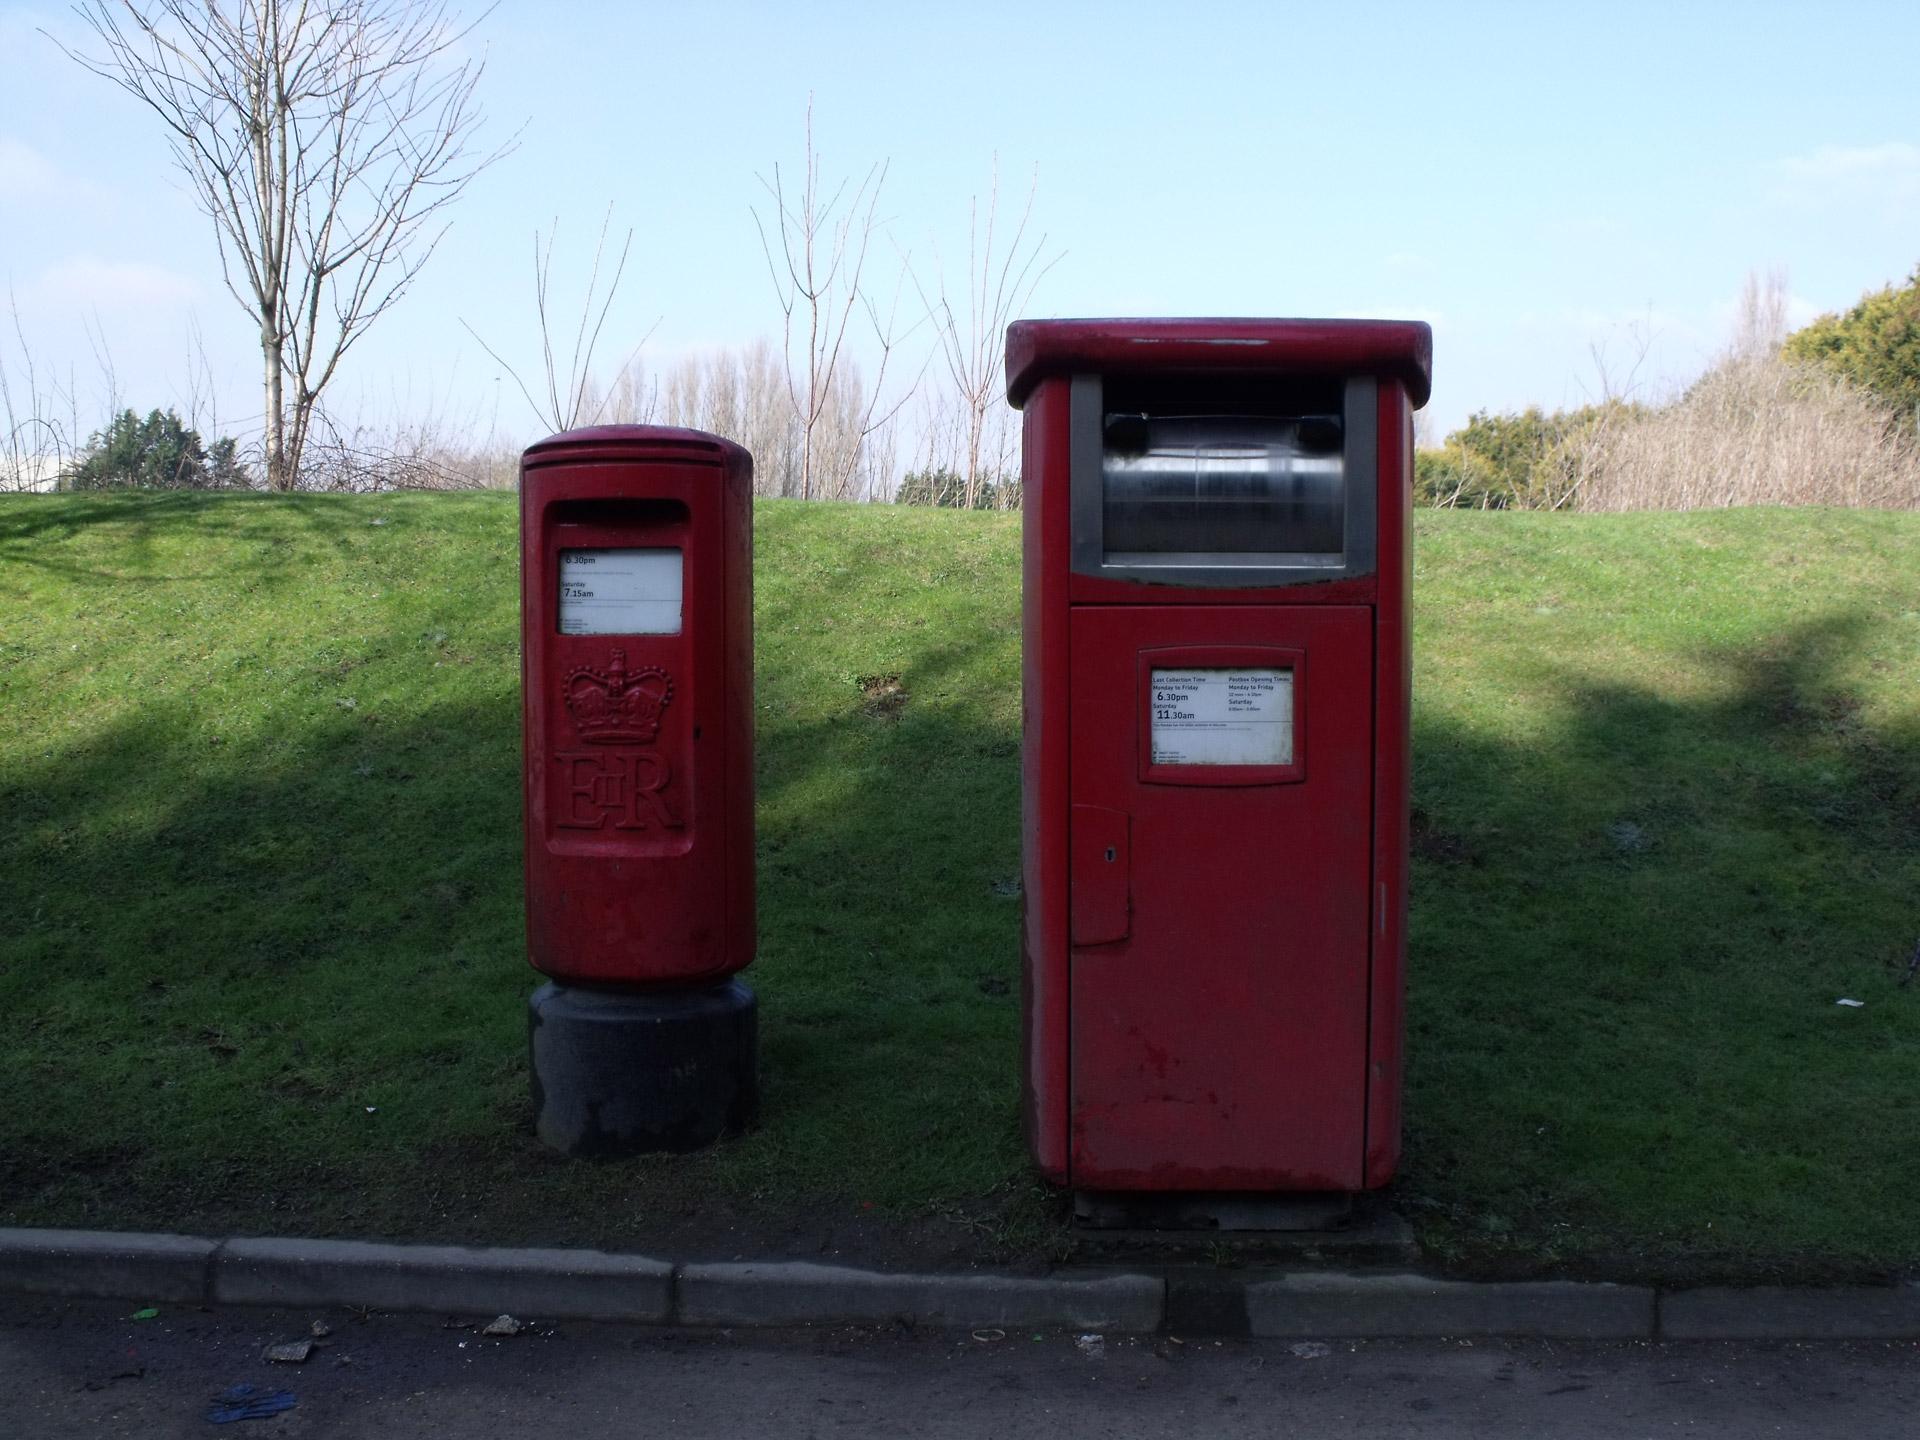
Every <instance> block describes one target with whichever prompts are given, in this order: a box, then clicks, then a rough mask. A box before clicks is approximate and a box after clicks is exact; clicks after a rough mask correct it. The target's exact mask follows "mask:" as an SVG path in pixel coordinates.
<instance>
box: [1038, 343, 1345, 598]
mask: <svg viewBox="0 0 1920 1440" xmlns="http://www.w3.org/2000/svg"><path fill="white" fill-rule="evenodd" d="M1070 403H1071V406H1072V409H1073V420H1072V428H1073V435H1074V454H1073V463H1072V485H1073V501H1074V503H1073V520H1074V541H1075V544H1074V568H1075V569H1076V570H1077V571H1079V572H1080V573H1082V574H1091V575H1106V576H1110V577H1113V578H1116V579H1122V580H1125V579H1139V580H1152V581H1159V582H1162V583H1167V584H1189V585H1244V584H1249V583H1252V584H1261V585H1270V584H1302V583H1308V582H1311V581H1314V580H1324V579H1329V578H1337V577H1340V576H1345V575H1358V574H1365V573H1366V572H1367V571H1369V570H1371V569H1372V566H1373V554H1374V537H1373V527H1374V505H1373V499H1374V495H1373V482H1374V455H1373V429H1374V425H1373V418H1374V412H1375V396H1374V391H1373V385H1372V382H1371V380H1370V379H1366V378H1359V379H1355V380H1352V381H1349V382H1347V383H1345V384H1341V383H1339V382H1333V383H1324V382H1323V383H1313V382H1293V383H1277V384H1273V385H1270V386H1268V387H1265V388H1264V389H1261V388H1257V387H1248V386H1246V385H1245V384H1236V383H1233V382H1231V381H1225V382H1221V383H1219V384H1217V385H1216V386H1215V387H1214V389H1213V392H1212V393H1209V391H1208V390H1207V388H1206V387H1205V386H1204V385H1195V384H1193V383H1191V382H1187V383H1182V382H1181V380H1180V379H1179V378H1177V377H1168V378H1166V379H1165V380H1163V381H1162V383H1161V384H1160V385H1158V386H1155V385H1153V384H1152V383H1151V381H1145V382H1143V381H1142V380H1140V379H1137V378H1130V377H1119V378H1116V379H1113V380H1108V379H1106V378H1105V377H1102V376H1099V375H1081V376H1077V377H1075V379H1074V382H1073V386H1072V391H1071V400H1070ZM1096 435H1097V437H1098V438H1097V443H1096V439H1095V437H1096Z"/></svg>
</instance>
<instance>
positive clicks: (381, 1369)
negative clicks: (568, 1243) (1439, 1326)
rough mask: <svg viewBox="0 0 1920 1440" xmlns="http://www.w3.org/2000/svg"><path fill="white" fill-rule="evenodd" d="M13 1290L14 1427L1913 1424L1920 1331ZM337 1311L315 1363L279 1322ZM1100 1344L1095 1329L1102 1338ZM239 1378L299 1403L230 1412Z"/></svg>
mask: <svg viewBox="0 0 1920 1440" xmlns="http://www.w3.org/2000/svg"><path fill="white" fill-rule="evenodd" d="M131 1309H132V1307H130V1306H127V1305H109V1304H97V1303H91V1302H88V1303H79V1302H69V1301H47V1302H36V1301H33V1300H30V1299H5V1298H0V1440H15V1437H19V1440H40V1437H63V1436H81V1435H84V1436H101V1435H129V1436H141V1437H145V1440H164V1437H172V1436H183V1435H194V1436H211V1435H219V1434H227V1435H233V1436H235V1437H247V1436H260V1437H265V1436H281V1435H284V1436H296V1435H297V1436H314V1437H319V1436H379V1437H387V1436H394V1437H414V1436H420V1437H435V1436H458V1437H461V1440H490V1437H496V1436H522V1435H526V1436H532V1435H538V1436H543V1437H544V1436H559V1437H562V1440H596V1437H601V1436H621V1437H633V1436H727V1437H733V1436H754V1435H769V1436H782V1437H784V1436H794V1437H809V1436H811V1437H820V1440H827V1437H839V1436H864V1435H887V1436H892V1435H899V1436H911V1437H936V1440H937V1437H947V1436H991V1437H994V1440H1020V1437H1027V1436H1034V1437H1045V1440H1063V1437H1066V1436H1074V1437H1078V1436H1091V1435H1102V1436H1115V1437H1129V1440H1130V1437H1145V1436H1178V1437H1182V1440H1187V1437H1194V1436H1207V1437H1211V1436H1223V1437H1230V1436H1241V1435H1246V1436H1262V1437H1293V1436H1299V1437H1314V1440H1325V1437H1339V1436H1361V1435H1364V1436H1418V1437H1451V1436H1461V1437H1467V1436H1472V1437H1476V1440H1478V1437H1487V1436H1502V1435H1525V1436H1549V1435H1550V1436H1556V1437H1559V1436H1566V1437H1587V1436H1596V1437H1597V1436H1605V1437H1616V1436H1619V1437H1624V1436H1636V1437H1637V1436H1663V1437H1664V1436H1673V1435H1688V1436H1728V1437H1740V1440H1750V1437H1764V1436H1798V1435H1805V1436H1821V1437H1829V1436H1846V1437H1849V1440H1866V1437H1874V1436H1883V1435H1884V1436H1896V1435H1897V1436H1902V1437H1907V1436H1912V1435H1913V1434H1914V1433H1916V1432H1915V1426H1916V1423H1920V1422H1916V1420H1915V1416H1916V1415H1920V1345H1915V1344H1912V1343H1903V1344H1846V1345H1840V1344H1836V1345H1733V1344H1721V1343H1715V1344H1695V1345H1649V1344H1645V1343H1636V1344H1624V1345H1597V1344H1580V1345H1570V1344H1557V1343H1546V1342H1540V1341H1533V1342H1525V1343H1509V1342H1496V1341H1485V1340H1480V1341H1473V1342H1467V1341H1422V1342H1383V1341H1370V1342H1347V1341H1337V1342H1333V1343H1331V1344H1329V1345H1326V1346H1324V1347H1320V1346H1315V1345H1306V1346H1303V1347H1297V1346H1296V1345H1294V1344H1291V1343H1289V1342H1285V1341H1245V1340H1227V1341H1213V1340H1200V1339H1189V1340H1187V1341H1185V1343H1181V1342H1178V1341H1173V1340H1169V1339H1165V1338H1157V1339H1156V1338H1152V1337H1146V1338H1139V1339H1127V1338H1121V1337H1106V1338H1104V1340H1103V1341H1101V1342H1099V1343H1097V1344H1096V1343H1095V1342H1093V1341H1092V1340H1091V1339H1088V1340H1085V1341H1082V1340H1081V1339H1080V1337H1076V1336H1072V1335H1057V1334H1049V1335H1044V1336H1036V1335H1034V1334H1032V1333H1031V1332H1019V1333H1014V1334H1009V1335H1006V1336H1004V1337H1002V1336H999V1335H998V1334H996V1333H995V1332H979V1334H978V1335H977V1336H969V1335H965V1334H913V1333H907V1332H895V1331H889V1332H878V1333H876V1332H873V1331H865V1330H833V1331H822V1332H812V1333H777V1334H768V1333H749V1332H735V1333H732V1334H726V1333H716V1332H684V1331H681V1332H675V1331H665V1330H655V1329H643V1328H638V1327H626V1326H613V1325H587V1324H563V1325H551V1326H550V1325H546V1324H543V1323H540V1322H539V1321H538V1319H537V1317H528V1318H530V1319H531V1320H532V1324H531V1327H530V1328H529V1329H528V1330H527V1331H525V1332H523V1333H522V1334H520V1335H517V1336H515V1337H513V1338H509V1339H495V1338H487V1337H483V1336H481V1335H480V1334H479V1333H478V1325H479V1323H481V1322H482V1321H484V1319H486V1318H491V1317H462V1318H461V1319H460V1320H458V1321H456V1320H454V1319H452V1318H449V1319H448V1320H439V1319H435V1318H432V1317H420V1316H395V1315H368V1316H356V1315H354V1314H351V1313H331V1314H308V1313H297V1314H296V1313H290V1312H276V1311H265V1310H238V1309H236V1310H228V1311H223V1312H212V1311H199V1310H192V1309H173V1308H169V1309H165V1310H163V1311H162V1312H161V1313H160V1314H159V1315H157V1316H155V1317H153V1318H151V1319H145V1320H135V1319H132V1318H130V1311H131ZM315 1320H319V1321H321V1322H322V1323H323V1325H325V1326H328V1327H330V1328H331V1334H329V1335H328V1336H327V1337H326V1340H325V1343H324V1344H322V1345H320V1346H317V1347H316V1348H315V1349H314V1351H313V1353H312V1355H311V1356H310V1357H309V1358H308V1360H307V1361H306V1362H305V1363H304V1364H297V1365H295V1364H270V1363H268V1362H266V1361H265V1360H264V1359H263V1358H262V1351H263V1348H264V1347H265V1346H266V1345H268V1344H269V1343H272V1342H275V1341H282V1340H289V1339H294V1338H297V1337H299V1336H302V1335H305V1334H307V1333H308V1329H309V1326H310V1324H311V1323H312V1322H313V1321H315ZM1089 1351H1093V1352H1095V1353H1088V1352H1089ZM238 1382H244V1383H251V1384H254V1385H259V1386H262V1387H265V1388H267V1389H285V1390H289V1391H291V1392H292V1393H293V1394H294V1395H295V1396H296V1397H297V1399H298V1403H297V1404H296V1405H295V1406H294V1407H293V1408H292V1409H290V1410H287V1411H285V1412H283V1413H280V1414H277V1415H273V1416H271V1417H268V1418H263V1419H252V1420H243V1421H240V1422H237V1423H235V1424H231V1425H226V1426H215V1425H212V1424H210V1423H209V1422H208V1421H207V1419H206V1409H207V1405H208V1402H209V1400H210V1399H211V1398H212V1397H213V1396H214V1395H215V1394H216V1393H217V1392H219V1391H221V1390H224V1389H225V1388H226V1387H228V1386H230V1385H233V1384H235V1383H238Z"/></svg>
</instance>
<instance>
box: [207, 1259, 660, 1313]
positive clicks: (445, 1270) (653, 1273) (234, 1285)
mask: <svg viewBox="0 0 1920 1440" xmlns="http://www.w3.org/2000/svg"><path fill="white" fill-rule="evenodd" d="M213 1299H214V1301H215V1303H216V1304H222V1305H293V1306H303V1305H304V1306H314V1305H354V1306H369V1307H371V1308H373V1309H376V1310H428V1311H435V1312H438V1313H442V1314H467V1315H478V1314H487V1315H495V1314H501V1313H507V1314H515V1315H523V1316H524V1315H539V1316H544V1317H550V1318H552V1319H565V1320H627V1321H635V1322H638V1323H641V1324H654V1325H658V1324H664V1323H666V1322H667V1321H668V1320H669V1319H670V1318H671V1317H672V1313H673V1266H672V1265H670V1264H668V1263H667V1262H666V1261H664V1260H649V1259H647V1258H645V1257H643V1256H638V1255H608V1254H605V1253H604V1252H602V1251H598V1250H506V1249H478V1248H469V1247H465V1246H457V1245H383V1244H375V1243H371V1242H367V1241H361V1240H234V1241H232V1242H230V1243H229V1244H228V1245H226V1246H225V1247H224V1248H223V1249H222V1250H221V1252H220V1254H219V1255H218V1256H216V1257H215V1259H214V1265H213Z"/></svg>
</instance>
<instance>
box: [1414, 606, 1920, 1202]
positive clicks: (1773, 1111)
mask: <svg viewBox="0 0 1920 1440" xmlns="http://www.w3.org/2000/svg"><path fill="white" fill-rule="evenodd" d="M1868 623H1869V622H1868V621H1867V620H1866V619H1864V618H1862V617H1860V616H1856V615H1850V614H1835V615H1828V616H1825V617H1820V618H1816V619H1812V620H1809V621H1807V622H1806V623H1804V624H1801V625H1799V626H1796V627H1794V628H1793V629H1790V630H1787V631H1783V632H1781V633H1779V634H1777V635H1775V636H1773V637H1771V638H1770V639H1769V640H1767V641H1765V642H1763V643H1760V644H1757V645H1753V646H1746V647H1730V648H1722V649H1717V650H1713V651H1709V652H1705V653H1702V654H1700V655H1698V656H1696V657H1694V660H1693V662H1692V666H1691V674H1690V677H1689V678H1690V681H1691V682H1692V683H1689V684H1688V685H1686V686H1684V687H1679V686H1666V687H1658V686H1656V684H1655V683H1654V682H1653V681H1652V680H1651V679H1650V680H1648V681H1647V682H1646V683H1642V684H1636V683H1635V682H1634V680H1633V678H1632V677H1631V676H1625V677H1622V678H1621V679H1619V680H1616V681H1612V682H1610V683H1596V682H1594V681H1593V680H1592V679H1591V678H1589V677H1588V676H1587V675H1586V674H1584V673H1576V672H1575V671H1574V670H1572V669H1571V668H1567V669H1565V670H1563V671H1562V672H1561V674H1560V684H1559V686H1558V688H1559V691H1560V693H1561V695H1562V696H1563V699H1562V701H1561V703H1560V705H1559V707H1558V713H1557V714H1556V716H1555V718H1554V722H1553V725H1552V727H1551V729H1550V730H1549V731H1548V732H1547V733H1544V734H1534V733H1531V732H1530V733H1529V734H1528V736H1527V738H1526V740H1525V742H1524V743H1517V742H1514V741H1510V740H1502V739H1501V738H1499V736H1498V734H1497V727H1496V726H1493V725H1474V726H1469V725H1465V724H1462V723H1458V722H1448V721H1443V720H1441V719H1439V718H1437V717H1436V714H1435V713H1434V712H1430V711H1423V709H1422V708H1421V707H1420V706H1419V704H1418V701H1417V700H1416V711H1415V726H1414V756H1415V761H1414V776H1415V779H1414V825H1413V874H1412V894H1411V954H1410V961H1409V976H1410V996H1409V1039H1408V1045H1407V1053H1408V1067H1409V1070H1408V1097H1407V1105H1408V1110H1407V1114H1408V1144H1407V1160H1406V1167H1405V1169H1404V1171H1403V1188H1405V1189H1407V1190H1410V1191H1412V1192H1415V1193H1418V1194H1421V1195H1423V1196H1425V1197H1426V1198H1427V1199H1428V1200H1432V1201H1434V1202H1436V1203H1438V1202H1439V1201H1444V1200H1449V1199H1451V1201H1454V1202H1457V1203H1460V1204H1463V1205H1466V1206H1468V1207H1469V1208H1471V1209H1475V1210H1478V1209H1482V1208H1484V1207H1486V1206H1487V1204H1488V1203H1489V1202H1488V1199H1487V1197H1488V1196H1489V1195H1496V1194H1497V1195H1500V1196H1502V1197H1503V1198H1502V1199H1501V1200H1499V1201H1498V1202H1496V1203H1499V1204H1501V1205H1504V1206H1510V1207H1513V1208H1518V1209H1522V1210H1527V1209H1529V1208H1530V1209H1531V1211H1532V1212H1533V1213H1525V1214H1520V1215H1513V1214H1508V1215H1506V1216H1505V1217H1504V1220H1503V1223H1518V1224H1520V1225H1522V1226H1523V1227H1526V1226H1531V1225H1535V1224H1537V1225H1538V1227H1539V1229H1538V1230H1537V1231H1536V1232H1535V1233H1543V1232H1544V1233H1550V1231H1551V1226H1552V1225H1553V1224H1558V1223H1564V1222H1568V1221H1569V1220H1572V1221H1579V1220H1581V1219H1591V1218H1594V1217H1593V1216H1590V1215H1588V1214H1587V1213H1586V1212H1585V1211H1584V1210H1583V1206H1584V1204H1585V1203H1586V1202H1587V1200H1588V1199H1589V1198H1591V1197H1594V1196H1600V1197H1603V1198H1602V1199H1601V1200H1600V1201H1599V1202H1598V1204H1599V1211H1598V1212H1596V1214H1597V1215H1598V1216H1599V1217H1600V1218H1603V1219H1612V1220H1617V1219H1618V1218H1619V1217H1620V1211H1621V1208H1622V1206H1623V1204H1625V1203H1627V1200H1626V1199H1623V1197H1627V1199H1630V1200H1633V1201H1639V1200H1641V1199H1644V1198H1645V1197H1646V1196H1647V1195H1649V1194H1651V1195H1654V1196H1655V1198H1656V1199H1657V1201H1658V1203H1660V1204H1666V1205H1678V1206H1679V1207H1680V1208H1684V1207H1685V1204H1686V1203H1697V1205H1698V1206H1699V1207H1700V1208H1701V1209H1703V1210H1706V1211H1707V1213H1719V1212H1718V1211H1717V1210H1716V1209H1715V1208H1714V1207H1721V1206H1724V1205H1725V1204H1726V1199H1725V1194H1726V1192H1727V1191H1728V1190H1732V1191H1734V1192H1735V1193H1739V1191H1740V1187H1741V1184H1742V1183H1743V1182H1742V1181H1740V1180H1739V1179H1737V1178H1732V1177H1737V1176H1739V1175H1741V1174H1752V1173H1760V1172H1764V1171H1765V1167H1766V1166H1767V1165H1768V1164H1770V1163H1772V1161H1773V1160H1774V1159H1775V1158H1776V1157H1777V1156H1778V1155H1779V1154H1781V1153H1783V1147H1784V1150H1793V1149H1794V1148H1795V1147H1797V1146H1799V1145H1802V1144H1803V1143H1807V1137H1810V1136H1816V1135H1825V1134H1830V1133H1832V1132H1831V1127H1830V1125H1829V1124H1828V1123H1827V1107H1828V1106H1829V1105H1831V1104H1832V1103H1833V1101H1834V1097H1835V1096H1837V1095H1842V1094H1847V1093H1852V1092H1854V1091H1857V1090H1858V1087H1859V1085H1860V1084H1861V1081H1862V1076H1863V1074H1864V1073H1865V1072H1864V1071H1863V1070H1862V1069H1861V1068H1860V1067H1861V1062H1860V1060H1859V1058H1858V1057H1857V1056H1853V1055H1851V1054H1850V1052H1849V1050H1848V1049H1847V1048H1846V1047H1845V1046H1841V1047H1838V1048H1836V1047H1835V1046H1834V1045H1833V1044H1832V1043H1830V1037H1827V1036H1826V1034H1825V1032H1824V1030H1822V1029H1820V1028H1819V1027H1820V1026H1822V1025H1823V1023H1824V1022H1826V1021H1827V1020H1828V1019H1829V1018H1830V1016H1831V1014H1832V1013H1833V1006H1834V998H1833V997H1834V995H1836V994H1845V993H1850V991H1849V990H1848V989H1846V988H1844V987H1858V986H1860V985H1861V984H1862V983H1863V979H1862V977H1863V976H1864V975H1867V974H1875V973H1879V974H1885V973H1886V970H1885V967H1887V966H1889V965H1893V964H1896V963H1898V962H1904V960H1905V958H1906V956H1907V955H1908V954H1909V952H1910V951H1911V949H1912V947H1913V944H1914V937H1915V935H1916V933H1920V917H1917V916H1916V913H1915V910H1914V906H1913V900H1912V895H1911V881H1910V877H1911V875H1912V874H1913V866H1914V864H1915V857H1916V855H1920V727H1915V726H1914V725H1912V724H1911V723H1908V724H1905V725H1897V724H1896V725H1888V724H1887V723H1885V722H1884V721H1876V720H1874V719H1872V718H1870V717H1869V716H1868V715H1867V714H1866V713H1865V712H1864V711H1863V709H1862V706H1861V703H1860V701H1859V699H1858V697H1857V695H1856V694H1855V693H1854V692H1853V691H1852V690H1851V689H1850V688H1849V685H1848V682H1847V679H1846V675H1847V671H1848V666H1849V663H1850V662H1851V661H1852V660H1853V659H1854V658H1856V656H1857V651H1858V647H1859V645H1860V643H1861V641H1862V639H1863V637H1864V635H1865V633H1866V632H1865V627H1866V625H1867V624H1868ZM1415 693H1416V696H1418V695H1419V693H1420V692H1419V689H1418V686H1417V684H1416V692H1415ZM1681 697H1686V698H1681ZM1888 979H1889V983H1890V984H1891V983H1897V976H1889V977H1888ZM1863 1098H1864V1097H1863ZM1823 1173H1824V1172H1823V1171H1822V1170H1820V1169H1819V1168H1817V1167H1816V1168H1813V1169H1811V1170H1809V1171H1807V1173H1805V1174H1804V1175H1802V1177H1801V1180H1802V1181H1803V1182H1804V1184H1805V1185H1806V1186H1807V1187H1808V1188H1809V1190H1810V1191H1817V1190H1818V1189H1819V1187H1820V1186H1822V1185H1825V1184H1828V1183H1831V1179H1832V1177H1831V1175H1830V1174H1829V1175H1827V1177H1826V1178H1824V1179H1823V1178H1822V1176H1823ZM1777 1183H1778V1180H1777V1177H1770V1178H1768V1179H1767V1180H1765V1181H1760V1182H1755V1183H1754V1184H1753V1187H1752V1188H1753V1191H1754V1192H1756V1193H1760V1194H1765V1193H1766V1188H1767V1186H1768V1185H1777ZM1516 1190H1520V1191H1522V1192H1524V1193H1522V1194H1520V1195H1516V1194H1515V1191H1516ZM1676 1195H1679V1196H1687V1195H1691V1196H1694V1201H1693V1202H1685V1201H1676V1199H1675V1196H1676ZM1803 1198H1804V1199H1806V1200H1808V1202H1809V1203H1817V1196H1813V1195H1810V1196H1808V1197H1803ZM1649 1203H1653V1202H1649ZM1730 1238H1731V1237H1730Z"/></svg>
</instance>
